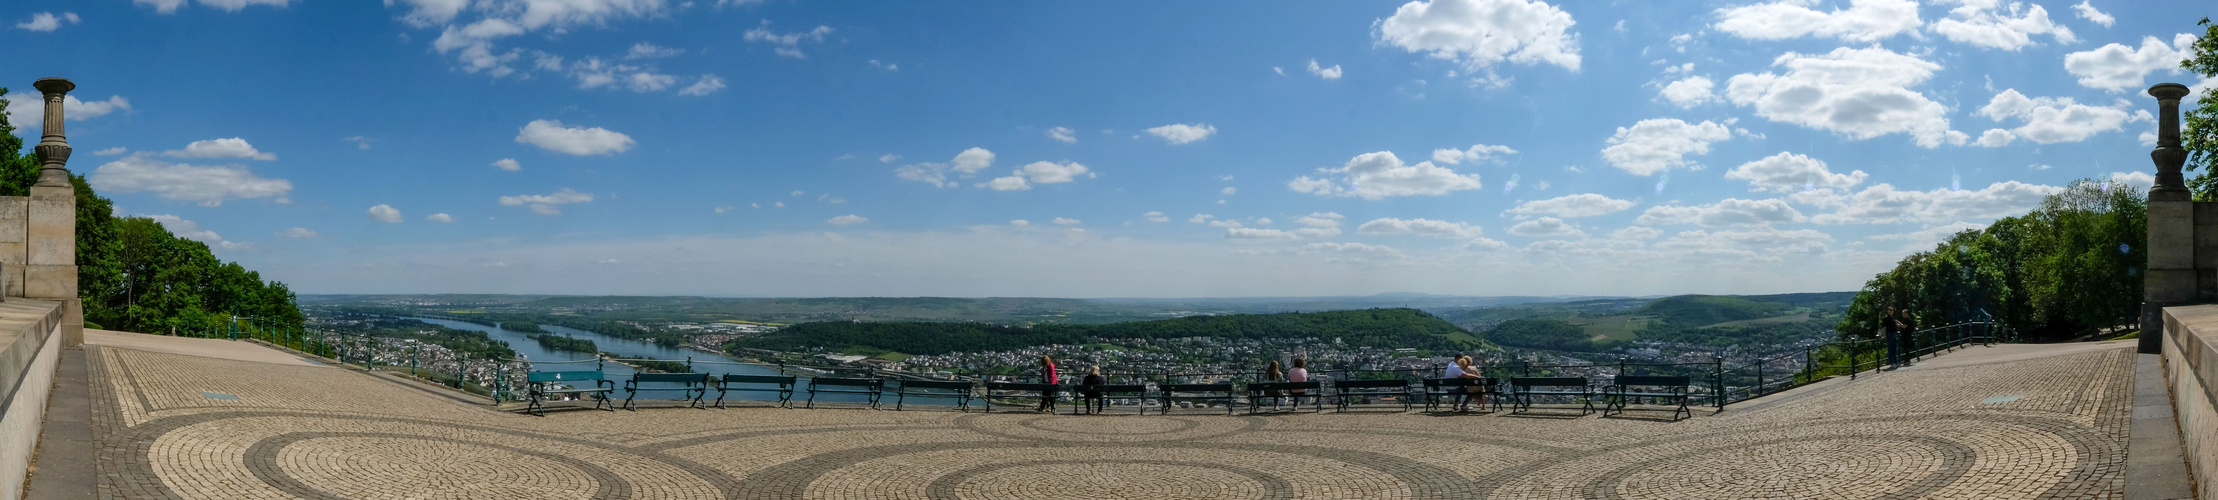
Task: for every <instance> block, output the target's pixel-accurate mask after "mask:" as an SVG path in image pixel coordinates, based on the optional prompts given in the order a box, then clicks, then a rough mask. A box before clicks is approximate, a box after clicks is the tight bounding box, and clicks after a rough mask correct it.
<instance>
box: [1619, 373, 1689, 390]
mask: <svg viewBox="0 0 2218 500" xmlns="http://www.w3.org/2000/svg"><path fill="white" fill-rule="evenodd" d="M1693 381H1694V379H1693V378H1692V377H1658V376H1648V375H1618V376H1617V381H1616V382H1617V385H1621V386H1632V385H1648V386H1671V387H1686V386H1688V385H1692V383H1693Z"/></svg>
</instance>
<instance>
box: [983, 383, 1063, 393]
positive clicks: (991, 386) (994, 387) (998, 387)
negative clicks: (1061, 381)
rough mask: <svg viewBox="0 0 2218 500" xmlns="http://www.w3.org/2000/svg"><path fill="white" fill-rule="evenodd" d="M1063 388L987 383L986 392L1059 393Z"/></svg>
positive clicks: (1049, 385)
mask: <svg viewBox="0 0 2218 500" xmlns="http://www.w3.org/2000/svg"><path fill="white" fill-rule="evenodd" d="M1062 388H1063V386H1060V385H1055V384H1042V383H1038V382H987V383H986V390H987V391H1025V392H1040V391H1061V390H1062Z"/></svg>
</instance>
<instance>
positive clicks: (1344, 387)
mask: <svg viewBox="0 0 2218 500" xmlns="http://www.w3.org/2000/svg"><path fill="white" fill-rule="evenodd" d="M1332 392H1333V397H1334V398H1336V399H1335V400H1336V401H1337V402H1338V403H1339V405H1338V406H1339V407H1340V410H1339V411H1341V412H1346V411H1348V407H1349V406H1353V405H1355V398H1357V397H1373V396H1394V397H1395V398H1397V399H1400V400H1402V411H1409V408H1410V400H1411V399H1415V397H1414V395H1413V394H1410V390H1409V381H1407V380H1402V379H1388V380H1334V381H1332Z"/></svg>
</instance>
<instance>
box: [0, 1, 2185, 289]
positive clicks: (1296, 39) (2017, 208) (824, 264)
mask: <svg viewBox="0 0 2218 500" xmlns="http://www.w3.org/2000/svg"><path fill="white" fill-rule="evenodd" d="M2197 5H2201V4H2199V3H2195V2H2122V1H2116V0H2111V1H2107V2H2106V1H2101V0H2086V1H2084V2H2080V3H2077V4H2074V3H2064V2H2061V1H2059V0H2049V1H2035V2H2009V1H1983V0H1968V1H1961V2H1959V1H1942V2H1929V3H1918V2H1912V1H1910V0H1863V1H1807V2H1805V1H1791V0H1790V1H1773V2H1752V1H1745V0H1740V1H1718V2H1641V1H1620V2H1562V3H1560V4H1551V3H1544V2H1537V1H1527V0H1433V1H1431V2H1319V3H1311V4H1302V5H1298V7H1299V8H1296V9H1288V8H1286V7H1287V5H1286V4H1283V3H1273V2H1197V3H1194V4H1154V5H1128V4H1122V3H1074V2H1052V3H1050V2H1039V3H1005V4H956V3H941V2H912V3H873V4H870V5H869V6H868V8H858V7H859V6H858V5H856V4H841V3H833V4H821V3H806V2H791V1H780V0H767V1H758V2H733V1H728V0H726V1H710V0H696V1H693V2H672V1H668V0H565V1H555V0H387V1H386V2H385V3H383V4H380V3H377V2H328V1H288V0H132V1H123V0H102V1H60V2H36V3H31V2H25V3H18V4H11V5H10V6H8V7H5V8H0V18H4V19H5V26H4V27H5V28H6V29H4V30H0V44H5V45H6V46H8V47H11V48H12V49H13V51H14V52H15V53H17V54H22V55H25V56H31V55H33V54H36V55H38V57H24V58H23V60H22V61H20V62H18V63H17V64H12V65H9V66H8V68H7V69H5V70H0V75H5V76H4V79H0V82H5V83H6V85H8V86H9V87H10V88H11V91H12V93H11V94H9V97H10V99H12V100H15V101H16V102H17V104H16V106H15V107H13V108H11V110H10V111H11V113H12V115H13V117H12V120H13V121H14V122H15V123H16V124H17V126H19V127H25V126H29V127H31V128H35V127H36V124H34V123H27V122H28V121H29V120H26V119H25V118H23V117H25V116H30V115H27V114H26V111H27V110H30V109H32V108H30V107H27V106H26V104H33V103H35V102H36V98H35V97H32V98H26V96H27V95H28V94H25V93H24V92H26V91H29V83H30V82H31V81H32V80H34V79H36V78H38V77H44V76H65V77H68V78H71V79H73V80H75V81H76V82H77V84H78V90H77V91H76V92H75V93H73V94H72V95H73V96H74V97H75V98H76V99H77V101H76V102H74V103H72V105H71V106H70V113H71V115H72V116H71V118H72V121H70V122H69V130H68V132H69V135H70V139H71V143H72V144H73V145H74V146H75V147H76V148H77V154H76V156H75V157H74V158H73V160H72V162H71V165H70V167H71V169H72V170H73V171H75V172H78V173H81V174H85V175H87V176H88V177H89V178H90V180H91V181H92V182H93V183H94V185H95V187H96V188H98V189H99V190H100V191H101V192H102V193H103V194H104V195H106V196H108V197H110V198H112V199H114V200H115V201H116V202H117V205H118V206H119V207H120V208H119V211H120V212H121V213H123V214H129V215H146V216H154V217H156V218H158V219H160V220H163V221H164V222H165V224H167V225H169V226H170V228H171V229H172V230H173V231H175V232H178V233H180V234H182V235H186V236H187V237H191V238H194V239H198V240H201V241H206V242H209V244H210V245H211V246H212V247H214V248H215V250H216V252H217V253H218V255H219V256H221V257H223V258H225V259H232V260H237V261H239V262H241V263H243V264H245V265H247V266H248V267H250V268H253V269H257V270H260V271H261V272H262V273H263V274H264V275H265V276H267V277H271V278H275V279H279V280H282V281H285V282H287V283H289V284H291V285H292V286H293V287H294V289H295V290H298V291H302V292H305V293H400V292H495V293H565V294H600V293H621V294H658V295H661V294H700V295H732V296H819V295H870V296H911V295H945V296H1067V297H1139V296H1155V297H1191V296H1286V295H1342V294H1370V293H1379V292H1431V293H1449V294H1474V295H1556V294H1597V295H1646V294H1667V293H1769V292H1797V291H1821V290H1851V289H1855V288H1857V287H1859V286H1861V284H1862V283H1863V281H1864V280H1865V279H1868V278H1869V277H1870V276H1871V275H1872V274H1873V273H1876V272H1878V271H1881V270H1884V269H1886V268H1888V267H1891V266H1892V263H1893V262H1894V261H1896V260H1898V259H1900V258H1901V257H1902V256H1904V255H1907V254H1908V253H1910V252H1913V251H1916V250H1919V249H1923V248H1929V247H1930V245H1931V244H1932V243H1934V242H1936V241H1939V239H1941V238H1942V237H1943V236H1945V235H1946V234H1947V233H1949V232H1953V231H1955V230H1960V229H1965V228H1976V227H1981V226H1982V225H1983V224H1985V223H1987V222H1990V221H1992V220H1993V219H1995V218H1997V217H2002V216H2009V215H2015V214H2020V213H2023V212H2025V211H2027V210H2029V209H2031V208H2032V207H2033V206H2034V204H2035V203H2037V201H2038V200H2039V198H2040V197H2041V196H2042V195H2044V194H2047V193H2049V192H2053V191H2054V190H2055V189H2057V186H2061V185H2064V184H2065V183H2068V182H2070V181H2071V180H2073V179H2079V178H2103V179H2112V178H2114V179H2115V180H2116V182H2117V185H2119V186H2126V187H2127V188H2134V189H2143V188H2146V186H2147V183H2148V176H2147V174H2145V173H2142V172H2146V171H2149V170H2151V167H2150V166H2149V164H2148V160H2147V158H2148V157H2147V155H2146V152H2147V151H2148V149H2149V145H2150V143H2151V141H2153V138H2152V136H2151V135H2150V132H2151V131H2152V129H2153V127H2154V125H2153V121H2152V120H2151V117H2150V115H2149V114H2148V113H2149V112H2150V111H2153V107H2154V103H2153V100H2152V99H2150V98H2148V97H2147V96H2146V95H2144V94H2142V93H2141V91H2142V90H2143V89H2145V88H2147V87H2148V86H2149V85H2152V84H2154V83H2157V82H2164V81H2178V82H2182V83H2187V84H2189V85H2195V86H2197V88H2198V90H2200V89H2207V88H2208V87H2210V86H2211V84H2210V83H2208V82H2204V81H2202V80H2201V79H2200V78H2199V77H2196V76H2193V75H2187V74H2184V73H2179V72H2176V71H2174V70H2173V69H2172V68H2174V67H2176V65H2177V61H2178V60H2179V59H2180V58H2181V54H2180V53H2179V52H2178V51H2179V50H2182V49H2184V48H2185V47H2186V44H2187V43H2190V42H2192V41H2193V40H2194V38H2193V37H2194V34H2195V33H2197V32H2196V31H2195V29H2196V28H2197V27H2196V26H2194V24H2193V21H2194V19H2196V18H2199V17H2200V16H2203V15H2207V14H2209V13H2208V12H2192V11H2194V8H2193V7H2194V6H2197ZM20 133H22V134H23V135H25V136H26V137H35V136H34V135H33V134H35V132H33V131H23V132H20ZM34 140H35V139H34Z"/></svg>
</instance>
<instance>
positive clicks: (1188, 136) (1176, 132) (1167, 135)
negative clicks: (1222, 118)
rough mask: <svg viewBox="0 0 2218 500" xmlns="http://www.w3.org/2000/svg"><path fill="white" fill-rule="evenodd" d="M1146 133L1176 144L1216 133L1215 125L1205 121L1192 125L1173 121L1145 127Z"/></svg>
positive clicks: (1197, 139) (1204, 137)
mask: <svg viewBox="0 0 2218 500" xmlns="http://www.w3.org/2000/svg"><path fill="white" fill-rule="evenodd" d="M1147 133H1150V134H1155V136H1156V137H1161V138H1163V140H1164V141H1165V142H1169V143H1171V144H1174V145H1176V144H1185V143H1189V142H1194V141H1199V140H1202V139H1207V138H1209V136H1211V135H1216V133H1217V127H1212V126H1210V125H1209V124H1207V123H1196V124H1192V125H1188V124H1184V123H1173V124H1170V125H1164V126H1161V127H1155V128H1150V129H1147Z"/></svg>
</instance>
